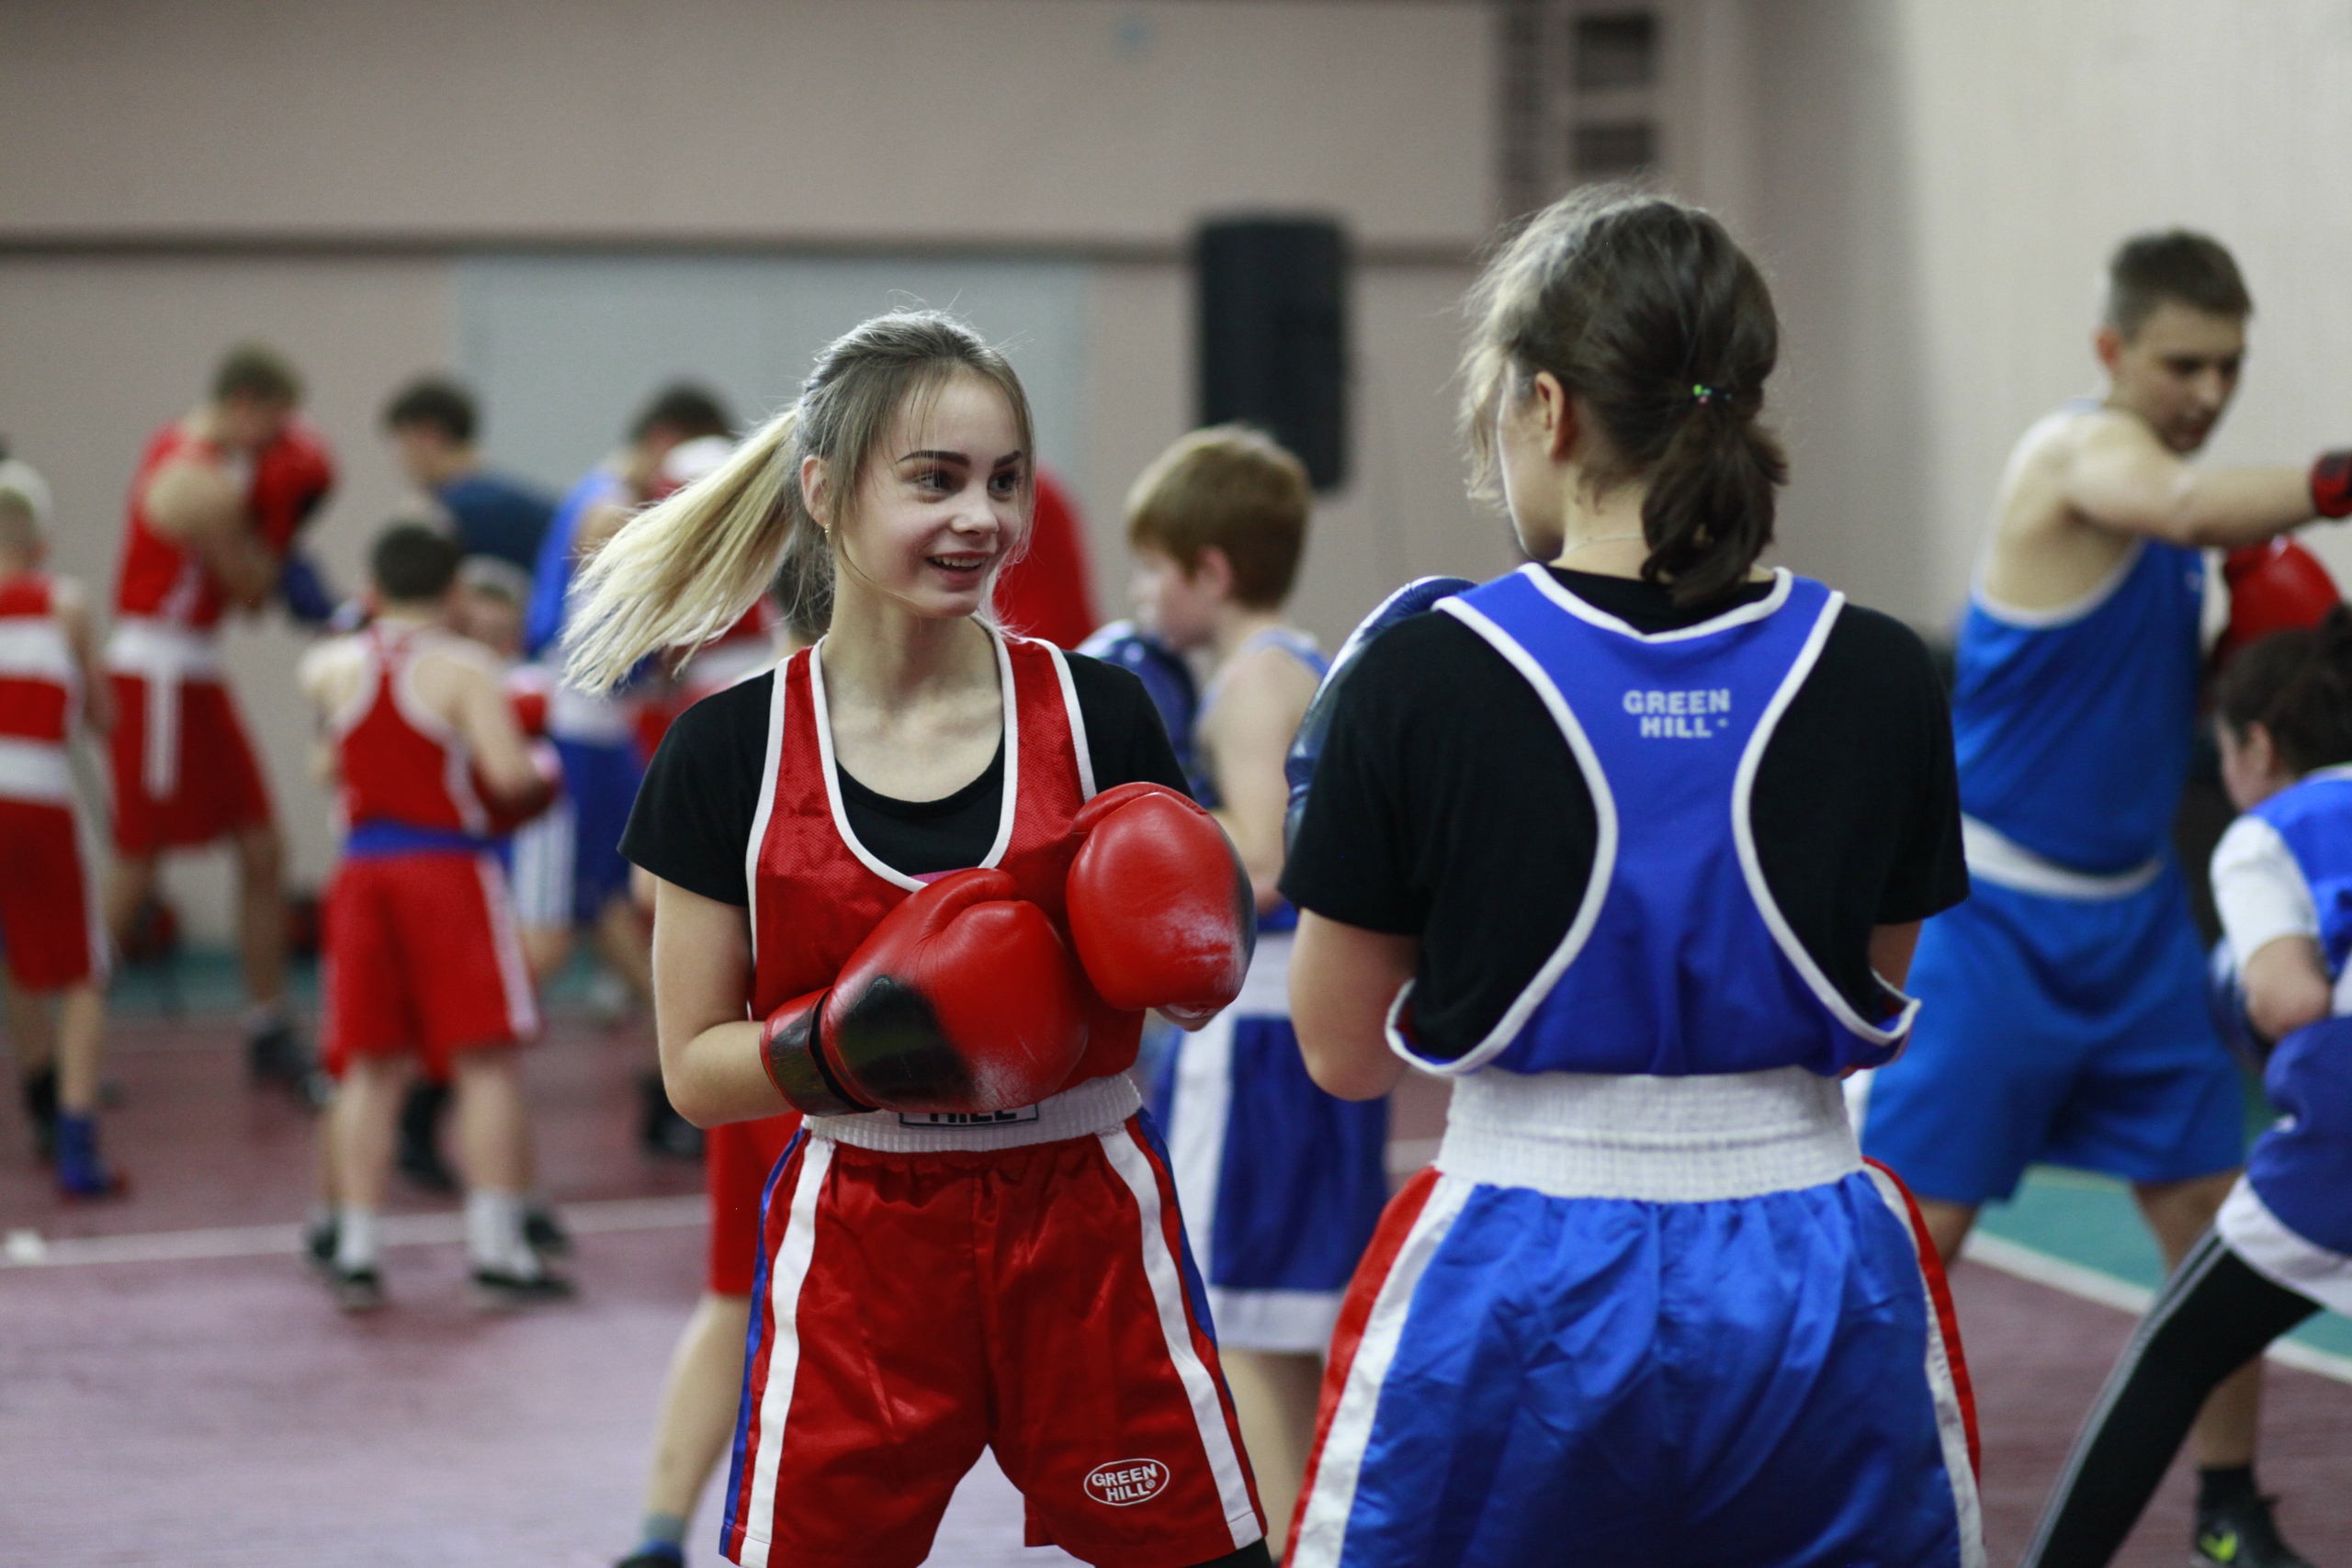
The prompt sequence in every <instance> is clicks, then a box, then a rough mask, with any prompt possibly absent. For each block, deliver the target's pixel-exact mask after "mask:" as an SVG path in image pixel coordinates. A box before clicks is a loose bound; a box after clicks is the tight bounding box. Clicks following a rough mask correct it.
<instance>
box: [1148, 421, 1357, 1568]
mask: <svg viewBox="0 0 2352 1568" xmlns="http://www.w3.org/2000/svg"><path fill="white" fill-rule="evenodd" d="M1313 502H1314V498H1313V495H1312V493H1311V491H1309V489H1308V486H1307V480H1306V469H1305V468H1303V467H1302V466H1301V465H1300V463H1299V461H1298V459H1297V458H1296V457H1293V456H1291V454H1289V453H1288V452H1285V451H1283V449H1282V448H1281V447H1280V446H1276V445H1275V444H1274V443H1273V442H1272V441H1271V440H1270V439H1268V438H1267V437H1266V436H1264V435H1262V434H1259V433H1257V432H1256V431H1252V430H1247V429H1243V428H1241V427H1239V426H1237V425H1220V426H1217V427H1215V428H1213V429H1208V430H1198V431H1194V432H1193V434H1190V435H1187V436H1184V437H1183V438H1182V439H1181V440H1179V441H1178V442H1177V443H1176V444H1175V445H1174V446H1170V448H1169V449H1168V450H1167V451H1166V452H1164V453H1162V454H1160V456H1159V457H1158V458H1157V459H1156V460H1155V461H1154V462H1153V463H1152V465H1151V466H1150V467H1149V468H1147V469H1145V470H1144V472H1143V475H1142V477H1141V478H1139V479H1136V485H1135V489H1134V491H1132V492H1130V494H1129V496H1128V499H1127V540H1128V543H1129V545H1130V546H1131V547H1132V548H1133V549H1134V551H1135V557H1136V577H1135V599H1136V619H1137V620H1138V622H1140V623H1141V625H1142V628H1143V629H1144V630H1145V631H1147V632H1148V633H1150V634H1151V635H1153V636H1154V637H1157V638H1159V641H1160V642H1161V643H1162V644H1163V645H1165V646H1166V647H1167V648H1168V649H1170V650H1172V651H1174V652H1176V653H1178V654H1181V655H1187V656H1193V657H1198V658H1200V659H1202V660H1204V661H1205V662H1206V663H1207V664H1208V665H1209V666H1210V673H1209V677H1208V680H1207V682H1205V684H1204V686H1203V688H1202V691H1201V697H1200V705H1199V709H1198V711H1197V714H1196V715H1195V716H1194V719H1193V735H1192V746H1191V748H1190V755H1189V761H1188V763H1187V771H1188V773H1190V774H1191V775H1192V779H1193V794H1194V795H1195V796H1197V797H1198V798H1199V800H1200V801H1201V803H1202V804H1203V805H1204V806H1207V807H1210V808H1211V809H1212V810H1214V811H1215V812H1216V817H1217V819H1218V821H1219V822H1221V823H1222V824H1224V827H1225V830H1226V832H1227V835H1229V836H1230V837H1231V838H1232V840H1233V842H1234V846H1235V848H1236V849H1238V851H1239V852H1240V853H1241V859H1242V863H1243V864H1244V865H1245V866H1247V867H1248V869H1249V872H1250V884H1251V886H1254V887H1255V888H1256V889H1257V890H1258V948H1257V953H1256V956H1255V958H1254V959H1253V960H1252V961H1251V963H1250V976H1249V979H1248V981H1247V983H1246V984H1245V985H1244V986H1243V987H1242V991H1241V996H1240V998H1239V999H1238V1000H1237V1001H1236V1002H1235V1003H1234V1004H1233V1005H1232V1006H1231V1007H1229V1008H1227V1010H1225V1011H1224V1012H1223V1013H1221V1014H1220V1015H1218V1017H1217V1018H1216V1020H1215V1021H1212V1022H1211V1023H1210V1024H1209V1025H1208V1026H1207V1027H1206V1028H1204V1029H1203V1030H1201V1031H1200V1032H1198V1033H1196V1034H1190V1035H1185V1036H1183V1037H1182V1038H1181V1039H1179V1040H1178V1041H1177V1042H1176V1043H1175V1044H1174V1047H1173V1049H1171V1050H1170V1052H1169V1054H1168V1055H1166V1056H1165V1057H1164V1058H1162V1059H1161V1061H1160V1063H1159V1070H1158V1072H1157V1073H1156V1074H1155V1075H1154V1085H1153V1094H1152V1108H1153V1111H1154V1114H1156V1115H1158V1116H1159V1118H1160V1119H1161V1122H1162V1125H1163V1126H1164V1127H1165V1128H1166V1130H1167V1134H1168V1140H1169V1152H1170V1162H1171V1164H1172V1165H1173V1166H1174V1168H1175V1176H1176V1190H1177V1195H1178V1198H1179V1200H1180V1201H1181V1202H1182V1206H1183V1210H1184V1223H1185V1224H1186V1226H1187V1227H1188V1228H1189V1230H1190V1231H1191V1234H1192V1235H1193V1246H1194V1247H1195V1248H1196V1249H1197V1255H1198V1260H1199V1263H1200V1266H1201V1269H1202V1270H1203V1272H1204V1274H1205V1276H1206V1279H1207V1285H1208V1297H1209V1312H1210V1315H1211V1317H1212V1318H1213V1319H1214V1320H1215V1322H1216V1334H1217V1342H1218V1345H1219V1347H1220V1348H1221V1349H1222V1351H1223V1354H1224V1359H1225V1369H1226V1376H1227V1379H1228V1380H1229V1382H1230V1383H1231V1385H1232V1389H1233V1404H1234V1410H1235V1414H1236V1415H1237V1416H1238V1418H1239V1421H1240V1424H1241V1433H1242V1439H1243V1442H1244V1443H1245V1444H1246V1446H1247V1447H1248V1449H1249V1450H1250V1461H1251V1464H1252V1466H1253V1467H1254V1468H1255V1470H1256V1472H1257V1477H1258V1494H1259V1498H1260V1500H1261V1502H1262V1503H1263V1504H1264V1505H1265V1508H1266V1521H1267V1529H1268V1534H1269V1539H1271V1540H1281V1539H1283V1533H1284V1532H1285V1531H1286V1530H1287V1529H1289V1528H1290V1511H1291V1503H1292V1499H1293V1498H1294V1496H1295V1494H1296V1493H1297V1490H1298V1483H1299V1477H1300V1474H1301V1472H1303V1471H1304V1470H1305V1468H1306V1452H1307V1449H1308V1446H1309V1445H1310V1444H1311V1442H1312V1441H1313V1439H1314V1427H1315V1401H1316V1393H1317V1387H1318V1386H1319V1383H1320V1380H1321V1377H1322V1356H1323V1351H1324V1349H1325V1348H1326V1347H1327V1346H1329V1343H1330V1339H1331V1328H1332V1325H1333V1324H1334V1323H1336V1322H1337V1321H1338V1318H1339V1313H1340V1299H1341V1296H1342V1295H1343V1294H1344V1292H1346V1289H1347V1284H1348V1280H1349V1278H1350V1276H1351V1274H1352V1273H1353V1272H1354V1269H1355V1266H1356V1261H1357V1259H1358V1258H1361V1257H1362V1256H1363V1249H1364V1246H1365V1244H1366V1243H1367V1242H1369V1241H1370V1240H1371V1238H1372V1233H1373V1229H1374V1226H1375V1225H1377V1224H1379V1220H1380V1211H1381V1206H1382V1204H1383V1203H1384V1202H1385V1201H1386V1199H1387V1195H1388V1189H1387V1178H1386V1171H1385V1164H1384V1161H1385V1151H1386V1147H1387V1141H1388V1107H1387V1102H1386V1101H1385V1100H1370V1101H1365V1102H1362V1103H1352V1104H1351V1103H1350V1102H1348V1101H1345V1100H1337V1099H1334V1098H1333V1097H1332V1096H1330V1095H1329V1094H1326V1093H1324V1092H1323V1091H1322V1090H1321V1089H1317V1088H1316V1087H1315V1084H1314V1082H1313V1081H1312V1080H1311V1079H1309V1078H1308V1077H1307V1076H1306V1064H1305V1063H1304V1061H1302V1059H1301V1058H1300V1056H1299V1052H1298V1036H1297V1034H1296V1033H1295V1032H1293V1030H1292V1028H1291V1021H1290V996H1289V984H1290V948H1291V940H1292V932H1293V931H1295V929H1296V927H1297V924H1298V911H1297V910H1296V909H1295V908H1293V907H1292V906H1291V905H1290V904H1289V903H1288V902H1287V901H1286V900H1284V899H1283V897H1281V896H1280V894H1278V893H1277V892H1276V891H1275V885H1276V883H1277V882H1278V881H1279V880H1280V878H1281V876H1282V870H1283V814H1284V811H1285V808H1286V807H1287V805H1288V802H1289V785H1288V783H1287V781H1286V780H1285V779H1284V777H1283V754H1284V753H1285V752H1286V751H1287V750H1289V749H1290V743H1291V738H1292V737H1293V736H1294V735H1295V734H1296V733H1297V731H1298V722H1299V720H1300V719H1301V718H1302V717H1303V716H1305V715H1306V705H1307V704H1308V703H1309V702H1310V701H1312V700H1313V698H1314V696H1315V688H1316V684H1317V682H1318V681H1320V680H1321V679H1322V675H1323V670H1324V660H1323V656H1322V654H1321V653H1320V652H1318V651H1317V649H1316V647H1315V641H1314V639H1313V638H1312V637H1309V636H1308V635H1307V634H1306V633H1305V632H1303V631H1300V630H1298V629H1297V628H1295V627H1293V626H1284V625H1283V622H1282V605H1283V600H1284V599H1286V598H1288V597H1289V595H1290V588H1291V582H1292V580H1293V578H1294V577H1295V575H1296V573H1297V570H1298V558H1299V555H1300V552H1301V550H1302V549H1303V547H1305V545H1306V522H1307V514H1308V513H1309V511H1310V510H1311V509H1312V506H1313Z"/></svg>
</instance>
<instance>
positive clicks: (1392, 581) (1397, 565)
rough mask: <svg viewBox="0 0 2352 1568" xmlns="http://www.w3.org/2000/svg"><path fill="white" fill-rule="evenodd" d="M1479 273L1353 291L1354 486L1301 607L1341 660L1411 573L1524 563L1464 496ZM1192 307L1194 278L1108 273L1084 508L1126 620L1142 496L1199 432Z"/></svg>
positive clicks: (1493, 519)
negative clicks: (1468, 345) (1466, 315)
mask: <svg viewBox="0 0 2352 1568" xmlns="http://www.w3.org/2000/svg"><path fill="white" fill-rule="evenodd" d="M1471 276H1472V274H1471V272H1470V271H1469V269H1468V268H1466V267H1455V266H1426V267H1422V266H1367V267H1362V268H1359V269H1358V270H1357V272H1356V274H1355V276H1354V278H1353V280H1352V283H1351V288H1353V290H1354V299H1353V301H1352V310H1353V319H1352V321H1351V330H1352V332H1353V333H1354V338H1353V342H1352V344H1351V350H1352V353H1353V355H1354V363H1353V367H1352V369H1353V378H1352V387H1351V396H1350V419H1351V427H1350V439H1351V443H1352V452H1351V458H1350V468H1351V475H1350V478H1349V481H1348V483H1347V484H1346V485H1345V486H1344V487H1342V488H1341V489H1340V490H1339V491H1334V492H1333V493H1331V494H1330V495H1328V496H1325V497H1323V498H1321V500H1320V502H1318V504H1317V507H1316V511H1315V519H1314V524H1313V526H1312V528H1311V530H1310V533H1309V535H1308V540H1307V549H1306V560H1305V562H1304V564H1303V565H1302V567H1301V569H1300V572H1299V579H1298V583H1297V586H1296V588H1295V591H1294V592H1293V595H1292V599H1291V605H1290V610H1291V614H1292V615H1293V617H1294V618H1295V619H1296V620H1297V621H1298V622H1299V623H1300V624H1301V625H1303V626H1306V627H1307V628H1308V629H1310V630H1312V631H1313V632H1315V634H1316V635H1317V637H1321V638H1322V639H1323V642H1324V646H1325V647H1326V648H1327V649H1337V648H1338V646H1339V644H1340V640H1341V639H1342V638H1344V637H1346V636H1347V634H1348V632H1349V631H1350V630H1351V628H1352V627H1353V626H1355V624H1356V622H1357V621H1358V620H1359V619H1361V618H1362V616H1363V613H1364V612H1365V611H1367V610H1369V609H1371V608H1372V606H1373V605H1374V604H1377V603H1378V602H1379V601H1380V599H1381V598H1382V597H1383V596H1384V595H1385V594H1386V593H1387V592H1389V590H1391V589H1393V588H1395V587H1396V586H1397V584H1399V583H1401V582H1403V581H1406V580H1407V579H1408V578H1412V577H1418V576H1421V575H1424V574H1427V573H1430V572H1452V573H1456V574H1459V575H1462V576H1465V577H1474V578H1485V577H1491V576H1493V575H1495V574H1497V573H1498V572H1501V571H1504V570H1508V569H1509V568H1510V566H1511V565H1512V563H1513V562H1514V561H1515V560H1516V559H1517V557H1516V556H1515V555H1514V554H1513V553H1512V551H1511V548H1510V531H1509V528H1508V525H1506V524H1505V523H1504V522H1503V521H1502V519H1501V518H1500V517H1498V516H1492V515H1488V514H1487V513H1484V512H1483V511H1481V510H1479V509H1476V508H1474V507H1473V506H1472V505H1471V503H1470V502H1469V501H1468V499H1467V498H1466V497H1465V496H1464V493H1463V467H1462V462H1461V459H1460V457H1459V455H1458V453H1457V450H1456V447H1455V444H1454V440H1453V382H1452V378H1453V366H1454V360H1455V357H1456V355H1457V354H1458V352H1459V349H1460V344H1461V318H1460V315H1459V312H1458V310H1457V308H1456V307H1457V306H1458V303H1459V301H1460V299H1461V296H1462V292H1463V290H1464V289H1465V288H1468V287H1469V284H1470V280H1471ZM1192 312H1193V306H1192V278H1191V275H1190V273H1189V272H1187V271H1186V270H1185V269H1183V268H1182V267H1176V266H1145V265H1133V266H1106V267H1103V268H1101V269H1099V270H1098V271H1097V273H1096V275H1095V284H1094V306H1093V310H1092V313H1091V322H1090V327H1089V331H1088V339H1089V353H1090V355H1091V360H1092V369H1091V373H1090V375H1089V386H1090V399H1089V409H1090V415H1089V417H1090V419H1091V422H1092V423H1091V429H1090V438H1089V445H1090V448H1091V454H1090V460H1089V463H1088V469H1087V474H1086V478H1085V480H1084V483H1083V489H1082V499H1083V501H1084V503H1085V507H1086V517H1087V532H1088V536H1089V538H1088V543H1089V546H1090V547H1091V552H1092V565H1093V570H1094V582H1095V590H1096V593H1097V603H1098V604H1101V605H1102V607H1103V613H1104V614H1105V615H1124V614H1125V613H1126V604H1127V575H1128V568H1127V559H1128V558H1127V550H1126V540H1125V515H1124V512H1123V506H1124V502H1125V496H1126V492H1127V488H1128V486H1129V485H1131V484H1132V483H1133V482H1134V480H1135V477H1136V474H1137V473H1139V472H1141V471H1142V468H1143V467H1144V465H1145V464H1146V463H1148V462H1149V461H1150V460H1151V459H1152V458H1153V457H1155V456H1157V455H1158V454H1159V451H1160V450H1161V448H1163V447H1164V446H1167V445H1168V443H1169V442H1170V441H1173V440H1174V439H1175V438H1176V437H1177V436H1179V435H1181V434H1183V433H1184V432H1185V431H1186V430H1189V429H1190V428H1192V425H1193V416H1194V412H1195V407H1196V404H1195V398H1196V395H1197V393H1196V390H1195V369H1194V366H1193V315H1192Z"/></svg>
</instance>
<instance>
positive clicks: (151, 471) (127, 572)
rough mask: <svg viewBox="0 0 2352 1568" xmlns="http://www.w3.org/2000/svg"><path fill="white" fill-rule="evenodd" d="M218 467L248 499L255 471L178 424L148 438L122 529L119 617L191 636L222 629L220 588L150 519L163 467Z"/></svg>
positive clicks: (187, 550)
mask: <svg viewBox="0 0 2352 1568" xmlns="http://www.w3.org/2000/svg"><path fill="white" fill-rule="evenodd" d="M184 457H185V458H192V459H196V460H198V461H203V462H209V463H214V464H218V465H220V467H221V468H225V469H226V470H227V471H228V472H229V474H230V475H231V477H232V479H233V481H234V482H235V484H236V486H237V488H238V490H239V491H241V492H246V493H248V494H249V493H250V491H251V490H252V486H253V465H252V464H251V463H250V462H249V461H246V460H244V459H242V458H238V457H232V456H230V455H228V454H225V453H223V452H221V451H220V449H219V448H218V447H216V446H213V445H212V444H211V443H210V442H209V441H206V440H204V439H202V438H201V437H199V436H197V435H194V434H190V433H189V432H188V430H187V428H186V427H185V426H183V425H182V424H181V423H179V422H178V421H177V420H175V421H173V422H172V423H169V424H167V425H165V426H164V427H163V428H162V429H161V430H158V431H157V432H155V434H153V435H152V436H150V437H149V438H148V441H147V449H146V451H145V452H143V453H141V456H140V458H139V471H138V472H137V473H136V474H134V475H133V476H131V480H130V510H129V514H128V515H127V517H126V518H125V520H124V523H123V541H122V567H121V570H120V571H119V573H118V574H117V575H116V578H115V594H114V607H115V614H116V615H117V616H118V617H131V616H135V617H138V618H140V619H142V620H152V621H165V622H169V623H170V624H171V625H173V626H180V627H183V628H187V629H189V630H198V631H202V630H209V629H210V628H211V627H212V626H216V625H218V624H219V622H220V611H221V608H222V605H223V600H222V597H221V593H220V583H219V582H217V581H214V579H213V576H212V573H211V570H209V568H207V567H206V566H205V564H204V558H203V557H202V556H200V555H198V553H197V552H196V551H195V550H194V549H191V548H189V547H187V546H185V545H182V544H181V543H179V542H178V541H177V540H175V539H173V538H170V537H167V536H164V535H163V534H160V533H158V532H156V530H155V527H154V525H153V523H152V522H150V521H149V519H148V515H147V487H148V485H149V483H150V482H151V481H153V479H154V477H155V475H156V473H157V471H158V470H160V469H161V468H164V465H166V464H168V463H172V462H175V461H177V460H179V459H181V458H184Z"/></svg>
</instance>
